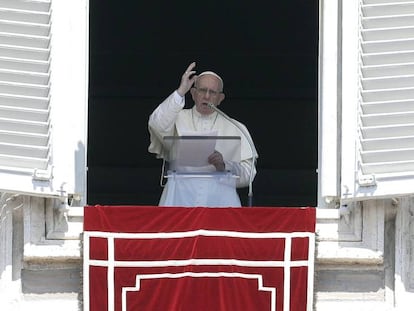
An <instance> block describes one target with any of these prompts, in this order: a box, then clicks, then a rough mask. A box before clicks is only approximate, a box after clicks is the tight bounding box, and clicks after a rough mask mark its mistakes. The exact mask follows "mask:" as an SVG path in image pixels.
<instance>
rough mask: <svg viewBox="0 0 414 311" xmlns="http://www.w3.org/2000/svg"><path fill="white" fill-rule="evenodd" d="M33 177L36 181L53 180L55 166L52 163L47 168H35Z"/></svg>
mask: <svg viewBox="0 0 414 311" xmlns="http://www.w3.org/2000/svg"><path fill="white" fill-rule="evenodd" d="M32 177H33V180H36V181H51V180H52V179H53V166H51V165H50V166H49V167H48V169H47V170H42V169H37V168H35V170H34V172H33V176H32Z"/></svg>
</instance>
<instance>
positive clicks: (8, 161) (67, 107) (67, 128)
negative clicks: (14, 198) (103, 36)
mask: <svg viewBox="0 0 414 311" xmlns="http://www.w3.org/2000/svg"><path fill="white" fill-rule="evenodd" d="M66 2H67V1H65V3H62V1H57V2H52V1H34V2H29V1H17V0H13V1H11V0H10V1H7V0H6V1H2V2H1V3H0V24H1V27H0V29H1V30H0V191H2V192H10V193H25V194H31V195H40V196H53V197H59V196H62V197H67V196H69V195H80V196H83V194H84V193H85V185H86V182H85V176H86V164H85V163H86V161H85V159H86V156H85V154H86V147H85V140H86V139H85V137H86V119H87V118H86V111H87V110H86V103H87V95H86V94H87V6H86V4H85V1H69V2H68V3H66ZM52 12H53V13H52ZM83 199H84V198H83Z"/></svg>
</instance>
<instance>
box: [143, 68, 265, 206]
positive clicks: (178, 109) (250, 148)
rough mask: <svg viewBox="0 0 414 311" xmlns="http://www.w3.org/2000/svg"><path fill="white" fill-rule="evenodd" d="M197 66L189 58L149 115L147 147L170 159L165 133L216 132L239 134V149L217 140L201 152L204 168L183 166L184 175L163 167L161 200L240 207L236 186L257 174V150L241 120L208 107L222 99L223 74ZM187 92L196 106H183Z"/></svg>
mask: <svg viewBox="0 0 414 311" xmlns="http://www.w3.org/2000/svg"><path fill="white" fill-rule="evenodd" d="M195 65H196V64H195V62H193V63H191V64H190V65H189V66H188V68H187V70H186V71H185V72H184V74H183V75H182V77H181V83H180V85H179V87H178V89H177V90H175V91H174V92H173V93H172V94H171V95H170V96H168V97H167V98H166V99H165V100H164V101H163V102H162V103H161V104H160V105H159V106H158V107H157V108H156V109H155V110H154V111H153V113H152V114H151V115H150V117H149V122H148V129H149V132H150V146H149V148H148V151H149V152H151V153H155V154H156V156H157V158H162V159H164V160H167V161H168V158H169V157H170V152H171V150H170V148H171V147H170V144H168V143H166V139H165V138H166V137H167V138H168V137H169V138H171V137H174V138H175V137H177V138H179V137H183V136H188V135H197V136H198V135H207V136H209V135H212V133H214V135H217V137H240V138H239V146H240V148H239V149H238V151H237V152H235V151H234V146H232V145H231V144H230V143H229V141H226V140H222V141H221V140H218V141H217V144H216V146H215V148H214V150H213V151H212V152H211V153H210V154H207V155H205V158H206V161H205V162H206V165H205V166H204V167H203V168H202V171H203V174H204V175H203V174H200V167H198V168H194V170H193V171H192V170H191V168H187V170H186V173H184V174H175V173H174V172H171V171H167V170H166V172H164V170H163V173H162V174H165V176H167V182H166V184H165V186H164V189H163V192H162V195H161V199H160V202H159V205H160V206H187V207H196V206H205V207H240V206H241V203H240V198H239V196H238V194H237V191H236V188H241V187H247V186H250V187H251V183H252V181H253V179H254V177H255V175H256V167H255V160H256V158H257V151H256V148H255V146H254V144H253V142H252V140H251V137H250V134H249V132H248V130H247V128H246V127H245V126H244V125H243V124H242V123H240V122H238V121H236V120H234V119H231V118H229V117H228V116H227V115H225V114H224V113H219V112H221V111H219V110H217V109H214V108H213V107H212V106H211V105H214V106H215V107H217V106H219V105H220V104H221V102H222V101H223V100H224V97H225V95H224V93H223V86H224V85H223V80H222V78H221V77H220V76H219V75H217V74H216V73H214V72H212V71H205V72H202V73H200V74H198V75H197V74H196V71H195V70H194V67H195ZM188 91H190V93H191V97H192V99H193V101H194V106H193V107H192V108H190V109H184V105H185V94H186V93H187V92H188ZM235 153H238V154H235ZM189 156H191V155H189ZM189 172H190V174H188V173H189ZM191 172H192V173H193V174H191ZM206 173H207V174H206ZM163 176H164V175H163Z"/></svg>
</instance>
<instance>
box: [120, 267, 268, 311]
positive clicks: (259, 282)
mask: <svg viewBox="0 0 414 311" xmlns="http://www.w3.org/2000/svg"><path fill="white" fill-rule="evenodd" d="M183 277H193V278H206V277H210V278H212V277H213V278H214V277H215V278H218V277H227V278H243V279H256V280H257V287H258V289H259V291H266V292H270V307H271V309H270V310H271V311H276V288H274V287H265V286H263V276H262V275H261V274H246V273H229V272H199V273H197V272H183V273H162V274H142V275H137V276H136V283H135V287H123V288H122V311H126V310H127V299H126V298H127V293H128V292H130V291H134V292H136V291H139V290H140V288H141V280H150V279H162V278H170V279H178V278H183Z"/></svg>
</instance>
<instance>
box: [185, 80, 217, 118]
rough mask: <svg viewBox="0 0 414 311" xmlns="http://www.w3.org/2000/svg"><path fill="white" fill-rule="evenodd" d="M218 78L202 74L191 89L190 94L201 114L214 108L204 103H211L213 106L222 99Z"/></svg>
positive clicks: (210, 111) (211, 111)
mask: <svg viewBox="0 0 414 311" xmlns="http://www.w3.org/2000/svg"><path fill="white" fill-rule="evenodd" d="M222 90H223V88H222V85H221V82H220V80H219V79H218V78H217V77H215V76H213V75H208V74H207V75H203V76H201V77H199V78H198V79H197V81H196V82H195V85H194V87H193V88H192V89H191V96H192V98H193V101H194V103H195V105H196V109H197V111H198V112H199V113H201V114H205V115H207V114H210V113H213V112H214V110H213V109H211V108H210V107H208V106H207V105H206V103H211V104H213V105H214V106H218V105H220V103H221V102H222V101H223V99H224V94H223V93H222Z"/></svg>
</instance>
